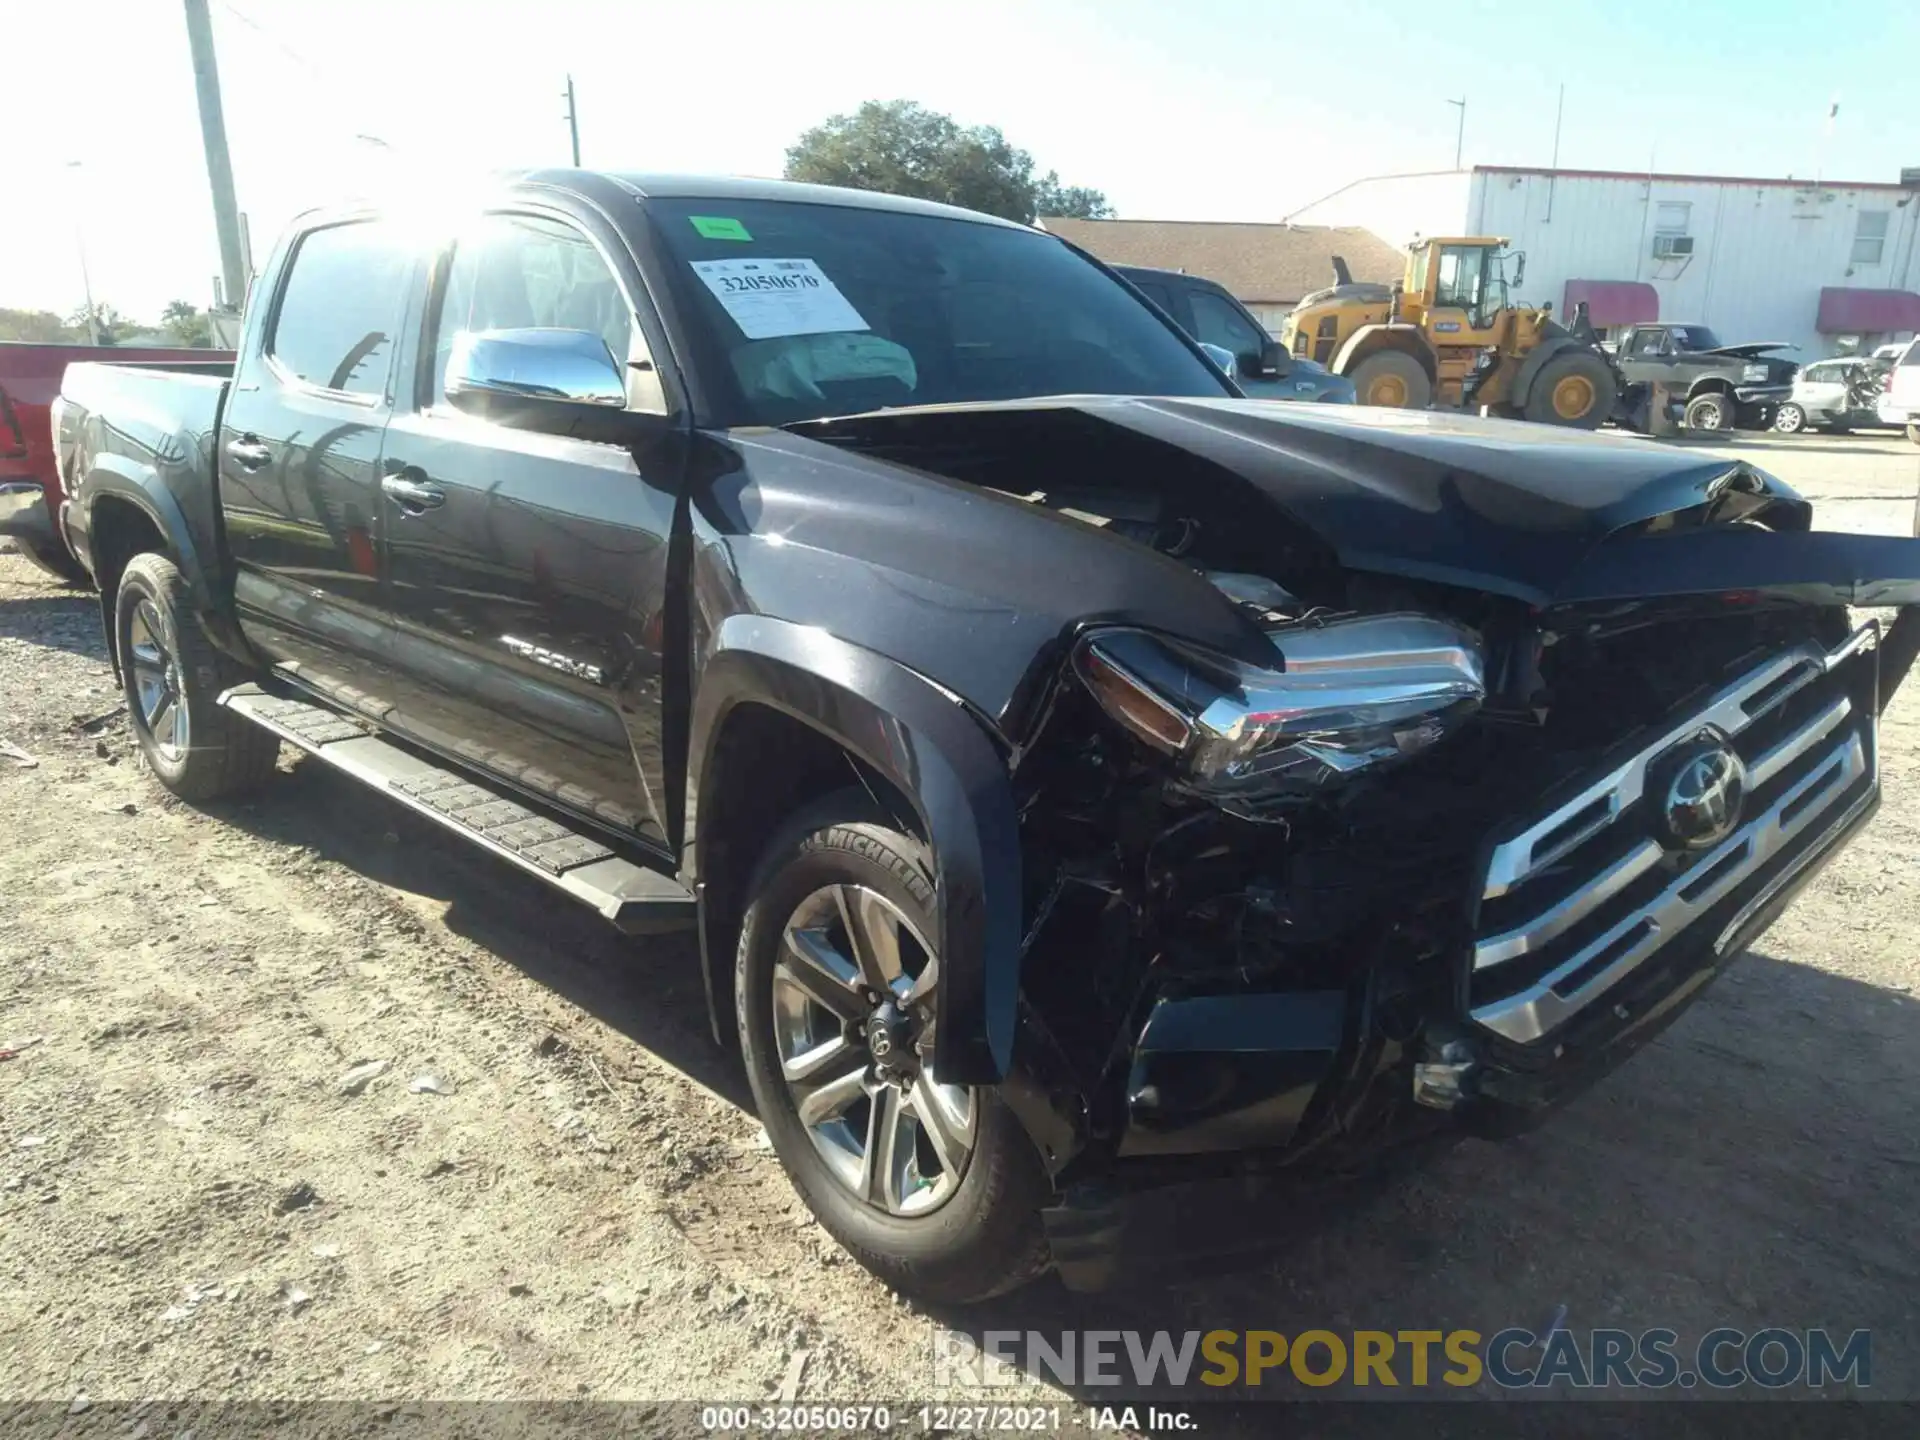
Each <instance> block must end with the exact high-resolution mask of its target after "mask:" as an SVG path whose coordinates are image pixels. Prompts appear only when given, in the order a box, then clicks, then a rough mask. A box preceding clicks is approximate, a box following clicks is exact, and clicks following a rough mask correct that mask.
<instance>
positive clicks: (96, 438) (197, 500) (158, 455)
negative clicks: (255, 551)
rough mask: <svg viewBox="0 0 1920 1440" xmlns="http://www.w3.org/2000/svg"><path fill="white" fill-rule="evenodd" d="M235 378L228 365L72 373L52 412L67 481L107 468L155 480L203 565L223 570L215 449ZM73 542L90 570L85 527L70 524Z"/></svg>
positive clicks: (102, 367)
mask: <svg viewBox="0 0 1920 1440" xmlns="http://www.w3.org/2000/svg"><path fill="white" fill-rule="evenodd" d="M232 373H233V366H232V363H231V362H230V361H228V362H219V361H215V362H179V361H172V360H158V361H140V362H136V363H133V364H109V363H102V362H83V363H81V364H78V365H69V366H68V367H67V371H66V379H65V381H64V382H63V385H62V388H61V393H60V399H59V401H58V402H57V403H56V404H55V406H54V407H53V416H54V426H55V434H54V448H55V451H56V452H57V454H58V456H59V461H60V470H61V473H62V474H63V475H64V476H66V477H67V478H68V480H69V482H70V483H71V482H73V481H75V480H77V478H78V477H79V476H82V475H85V474H88V473H90V472H93V471H95V470H97V469H100V468H102V466H103V462H104V463H105V464H106V465H107V466H109V467H110V468H112V469H114V470H117V471H119V472H121V473H122V474H129V475H141V476H143V477H151V481H152V482H153V487H154V489H155V490H157V491H159V492H164V493H165V494H166V495H167V496H168V497H170V498H171V500H172V502H173V504H174V506H175V507H176V508H177V510H178V512H179V515H180V517H181V519H182V520H183V521H184V528H185V530H186V532H187V534H188V536H189V537H190V539H191V541H192V543H193V545H194V548H195V549H196V550H197V551H198V552H199V554H200V555H201V556H202V557H204V562H205V563H206V564H208V565H210V566H211V565H217V563H218V562H217V557H218V556H219V555H220V554H221V553H222V550H221V545H220V517H219V493H218V488H219V487H218V484H217V474H216V468H215V458H214V446H215V444H216V443H217V438H218V435H219V429H220V408H221V406H222V404H223V403H224V402H225V399H226V393H227V384H228V380H229V378H230V377H231V375H232ZM105 416H110V417H112V418H111V423H108V422H106V421H105V420H103V418H102V417H105ZM71 518H72V517H69V519H70V521H71ZM68 535H69V537H70V538H71V539H72V541H73V542H74V548H75V550H76V551H78V552H79V554H80V559H81V561H82V563H84V564H86V565H87V567H88V568H89V569H92V568H93V565H92V560H91V557H90V555H89V553H88V550H89V546H88V543H87V538H86V535H85V533H84V531H83V529H82V528H81V526H79V525H77V524H70V525H69V529H68Z"/></svg>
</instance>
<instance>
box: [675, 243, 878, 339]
mask: <svg viewBox="0 0 1920 1440" xmlns="http://www.w3.org/2000/svg"><path fill="white" fill-rule="evenodd" d="M691 263H692V265H693V273H694V274H696V275H698V276H699V277H700V280H701V283H703V284H704V285H705V286H706V287H707V289H709V290H711V291H712V292H713V296H714V298H715V299H716V300H718V301H719V302H720V303H721V305H722V306H724V307H725V309H726V312H727V314H728V315H730V316H731V317H732V318H733V323H734V324H736V325H738V326H739V327H740V331H741V333H742V334H743V335H745V336H746V337H747V338H748V339H749V340H772V339H775V338H777V337H778V336H781V335H826V334H831V333H833V332H834V331H838V330H865V329H867V328H868V326H867V322H866V321H865V320H863V319H861V318H860V312H859V311H858V310H856V309H854V308H853V306H852V305H851V304H850V303H849V302H848V300H847V297H846V296H844V295H842V294H841V293H840V287H839V286H837V285H835V284H834V283H833V281H831V280H829V279H828V278H827V277H826V276H825V275H823V274H821V273H820V267H819V266H818V265H816V264H814V263H813V261H811V260H695V261H693V262H691Z"/></svg>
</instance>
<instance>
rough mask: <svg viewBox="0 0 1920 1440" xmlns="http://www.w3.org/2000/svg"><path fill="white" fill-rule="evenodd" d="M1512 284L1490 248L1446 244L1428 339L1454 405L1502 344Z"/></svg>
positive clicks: (1443, 389) (1436, 278)
mask: <svg viewBox="0 0 1920 1440" xmlns="http://www.w3.org/2000/svg"><path fill="white" fill-rule="evenodd" d="M1506 304H1507V282H1506V279H1505V277H1504V276H1503V275H1502V274H1501V271H1500V262H1499V261H1498V260H1496V259H1495V258H1494V255H1493V252H1492V251H1491V250H1490V249H1489V248H1488V247H1487V246H1485V245H1442V246H1441V247H1440V254H1439V256H1438V257H1437V258H1436V260H1435V264H1434V286H1433V304H1432V306H1431V307H1429V309H1428V311H1427V322H1428V323H1427V334H1428V337H1429V338H1430V339H1431V340H1432V342H1433V349H1434V355H1435V357H1436V359H1437V361H1438V363H1439V368H1440V389H1441V394H1442V397H1443V398H1444V400H1445V401H1446V402H1447V403H1449V404H1451V403H1454V402H1456V401H1458V399H1459V398H1460V393H1461V387H1462V385H1463V384H1464V383H1465V381H1466V378H1467V376H1468V375H1469V374H1470V373H1471V372H1472V370H1473V366H1474V362H1475V361H1476V360H1478V359H1479V357H1480V352H1481V351H1483V350H1485V349H1486V348H1487V347H1488V346H1489V345H1495V344H1498V343H1499V340H1500V320H1501V316H1502V312H1503V311H1504V310H1505V309H1506Z"/></svg>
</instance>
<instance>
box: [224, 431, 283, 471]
mask: <svg viewBox="0 0 1920 1440" xmlns="http://www.w3.org/2000/svg"><path fill="white" fill-rule="evenodd" d="M227 458H228V459H229V460H231V461H233V463H234V464H236V465H238V466H239V467H240V468H241V469H242V470H259V469H261V468H263V467H264V466H266V465H267V464H269V463H271V461H272V460H273V450H272V449H271V448H270V447H269V446H268V444H267V442H266V441H264V440H262V439H261V438H260V437H259V436H258V435H253V434H247V435H236V436H234V437H233V439H231V440H229V441H228V442H227Z"/></svg>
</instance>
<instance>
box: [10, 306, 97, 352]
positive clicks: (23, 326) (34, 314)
mask: <svg viewBox="0 0 1920 1440" xmlns="http://www.w3.org/2000/svg"><path fill="white" fill-rule="evenodd" d="M85 338H86V337H85V336H84V334H76V332H75V331H74V329H73V327H72V326H71V325H69V324H67V322H66V321H64V320H62V319H61V318H60V317H59V316H58V315H56V314H54V313H53V312H52V311H51V310H5V309H0V340H25V341H30V342H34V343H37V344H41V345H63V344H72V343H73V341H75V340H76V339H85Z"/></svg>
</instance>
